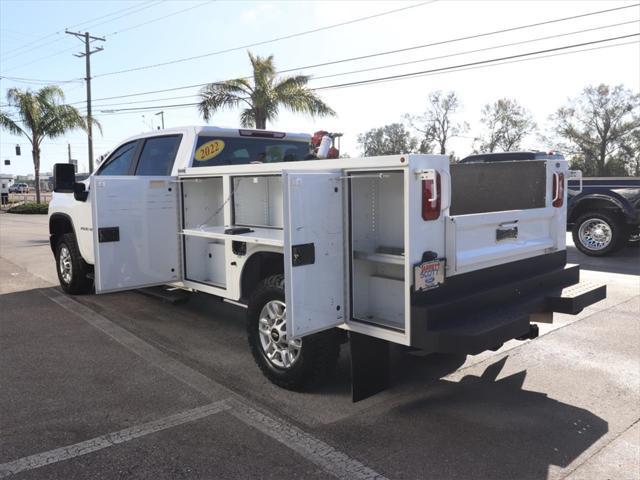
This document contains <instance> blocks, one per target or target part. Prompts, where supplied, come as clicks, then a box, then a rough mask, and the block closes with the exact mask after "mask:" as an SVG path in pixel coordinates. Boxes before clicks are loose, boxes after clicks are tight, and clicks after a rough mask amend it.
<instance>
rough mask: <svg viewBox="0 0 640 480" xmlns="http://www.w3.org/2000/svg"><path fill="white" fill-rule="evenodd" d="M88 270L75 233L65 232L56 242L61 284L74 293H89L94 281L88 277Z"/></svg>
mask: <svg viewBox="0 0 640 480" xmlns="http://www.w3.org/2000/svg"><path fill="white" fill-rule="evenodd" d="M88 270H89V267H88V265H87V263H86V262H85V261H84V259H83V258H82V255H80V249H79V248H78V243H77V242H76V237H75V235H74V234H73V233H65V234H64V235H63V236H62V237H61V238H60V240H58V243H57V244H56V271H57V272H58V281H59V282H60V286H61V287H62V289H63V290H64V291H65V292H67V293H70V294H72V295H81V294H83V293H89V292H90V291H91V287H92V286H93V282H92V281H91V279H90V278H88V277H87V273H88Z"/></svg>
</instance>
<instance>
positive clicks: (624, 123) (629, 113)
mask: <svg viewBox="0 0 640 480" xmlns="http://www.w3.org/2000/svg"><path fill="white" fill-rule="evenodd" d="M639 108H640V95H638V94H634V93H633V92H631V90H629V89H626V88H624V87H623V86H622V85H618V86H616V87H610V86H608V85H604V84H601V85H598V86H597V87H594V86H589V87H586V88H585V89H584V90H583V91H582V94H581V95H580V96H579V97H577V98H573V99H570V100H569V102H568V104H567V105H565V106H563V107H560V108H559V109H558V111H557V112H556V113H555V114H554V115H552V117H551V119H552V121H553V122H554V123H555V127H554V131H555V133H556V134H557V135H559V136H560V137H562V138H563V139H564V140H566V141H567V142H568V143H569V148H573V149H576V150H577V151H578V152H580V154H579V155H578V157H579V158H580V159H581V160H580V161H581V162H582V163H583V165H582V167H583V168H584V170H585V173H588V174H591V175H599V176H602V175H611V174H619V173H620V168H621V165H620V162H623V164H624V163H629V164H630V168H631V169H633V166H632V164H633V162H634V161H635V162H637V161H638V160H637V151H636V152H635V154H634V142H636V145H637V138H636V137H637V133H635V135H634V132H637V131H638V129H639V128H640V114H639V112H638V109H639ZM634 157H635V158H634ZM612 160H613V161H612ZM622 169H623V170H624V166H622ZM627 170H628V169H627Z"/></svg>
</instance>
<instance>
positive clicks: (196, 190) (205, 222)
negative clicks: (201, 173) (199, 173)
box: [182, 177, 224, 229]
mask: <svg viewBox="0 0 640 480" xmlns="http://www.w3.org/2000/svg"><path fill="white" fill-rule="evenodd" d="M182 198H183V203H182V205H183V219H184V228H186V229H198V228H201V227H209V226H219V225H224V212H223V210H224V208H223V206H224V193H223V186H222V177H213V178H198V179H195V180H185V181H183V183H182Z"/></svg>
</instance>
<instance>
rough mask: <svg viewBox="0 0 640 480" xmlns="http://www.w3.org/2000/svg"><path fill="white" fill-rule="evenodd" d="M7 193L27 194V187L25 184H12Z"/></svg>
mask: <svg viewBox="0 0 640 480" xmlns="http://www.w3.org/2000/svg"><path fill="white" fill-rule="evenodd" d="M9 193H29V185H27V184H26V183H14V184H13V185H11V186H10V187H9Z"/></svg>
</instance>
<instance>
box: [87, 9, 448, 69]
mask: <svg viewBox="0 0 640 480" xmlns="http://www.w3.org/2000/svg"><path fill="white" fill-rule="evenodd" d="M436 1H437V0H429V1H427V2H422V3H417V4H415V5H409V6H407V7H402V8H396V9H394V10H388V11H386V12H381V13H376V14H374V15H368V16H366V17H360V18H354V19H352V20H347V21H345V22H340V23H334V24H333V25H326V26H324V27H319V28H314V29H312V30H306V31H304V32H298V33H292V34H290V35H284V36H282V37H276V38H272V39H269V40H262V41H260V42H254V43H248V44H245V45H241V46H238V47H231V48H227V49H224V50H218V51H215V52H209V53H203V54H201V55H194V56H191V57H184V58H178V59H175V60H170V61H167V62H162V63H156V64H151V65H144V66H141V67H134V68H128V69H125V70H118V71H115V72H107V73H102V74H100V75H96V78H99V77H106V76H109V75H117V74H121V73H128V72H135V71H139V70H147V69H149V68H156V67H162V66H165V65H172V64H175V63H182V62H187V61H191V60H197V59H200V58H205V57H211V56H213V55H220V54H223V53H229V52H235V51H237V50H244V49H246V48H251V47H257V46H259V45H266V44H268V43H274V42H279V41H281V40H288V39H291V38H296V37H301V36H303V35H309V34H312V33H317V32H321V31H324V30H330V29H332V28H337V27H343V26H345V25H351V24H354V23H358V22H364V21H366V20H371V19H373V18H378V17H382V16H385V15H391V14H393V13H398V12H402V11H405V10H409V9H412V8H417V7H422V6H424V5H428V4H431V3H434V2H436Z"/></svg>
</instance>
